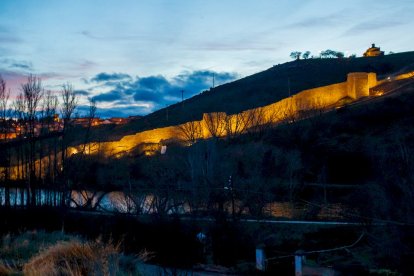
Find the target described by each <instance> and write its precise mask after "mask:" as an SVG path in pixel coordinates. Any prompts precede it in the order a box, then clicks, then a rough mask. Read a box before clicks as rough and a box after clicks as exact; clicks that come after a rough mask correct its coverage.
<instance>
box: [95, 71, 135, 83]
mask: <svg viewBox="0 0 414 276" xmlns="http://www.w3.org/2000/svg"><path fill="white" fill-rule="evenodd" d="M125 79H131V76H130V75H128V74H122V73H112V74H109V73H105V72H103V73H99V74H98V75H96V76H95V77H93V78H91V81H94V82H108V81H120V80H125Z"/></svg>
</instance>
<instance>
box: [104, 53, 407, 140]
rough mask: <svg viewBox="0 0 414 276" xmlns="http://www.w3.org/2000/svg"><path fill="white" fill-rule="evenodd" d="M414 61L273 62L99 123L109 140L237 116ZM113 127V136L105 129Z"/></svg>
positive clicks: (396, 56)
mask: <svg viewBox="0 0 414 276" xmlns="http://www.w3.org/2000/svg"><path fill="white" fill-rule="evenodd" d="M413 64H414V52H405V53H398V54H391V55H386V56H380V57H369V58H365V57H361V58H343V59H307V60H298V61H291V62H287V63H283V64H279V65H275V66H273V67H271V68H269V69H267V70H265V71H262V72H259V73H256V74H253V75H250V76H247V77H244V78H242V79H239V80H236V81H233V82H230V83H227V84H224V85H221V86H218V87H215V88H211V89H210V90H208V91H204V92H202V93H200V94H198V95H196V96H194V97H192V98H190V99H186V100H184V101H183V102H180V103H177V104H174V105H171V106H169V107H167V108H163V109H160V110H158V111H155V112H153V113H151V114H148V115H146V116H144V117H143V118H141V119H139V120H135V121H132V122H130V123H128V124H126V125H123V126H111V127H101V128H99V129H97V131H96V134H97V135H98V136H100V137H102V132H103V133H106V134H105V140H106V139H107V140H116V139H119V138H120V137H122V136H124V135H127V134H132V133H136V132H139V131H144V130H148V129H153V128H158V127H165V126H171V125H177V124H180V123H183V122H186V121H190V120H200V119H201V118H202V116H203V113H209V112H226V113H227V114H234V113H238V112H241V111H243V110H247V109H250V108H255V107H259V106H264V105H268V104H271V103H274V102H277V101H279V100H281V99H283V98H287V97H289V96H290V95H294V94H296V93H298V92H300V91H303V90H306V89H312V88H315V87H320V86H325V85H329V84H333V83H339V82H343V81H345V80H346V76H347V74H348V73H350V72H375V73H376V74H377V75H378V78H379V79H381V78H385V77H386V76H388V75H392V74H395V73H401V72H403V71H404V70H406V68H410V67H412V66H413ZM108 130H110V135H109V134H108V133H107V131H108Z"/></svg>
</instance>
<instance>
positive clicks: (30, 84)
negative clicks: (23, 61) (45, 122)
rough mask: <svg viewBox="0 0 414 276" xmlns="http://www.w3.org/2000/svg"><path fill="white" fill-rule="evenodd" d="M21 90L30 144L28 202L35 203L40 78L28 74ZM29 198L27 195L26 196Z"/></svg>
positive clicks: (41, 93) (41, 94)
mask: <svg viewBox="0 0 414 276" xmlns="http://www.w3.org/2000/svg"><path fill="white" fill-rule="evenodd" d="M22 92H23V97H24V101H25V106H26V110H25V113H24V115H25V117H26V121H27V124H28V138H29V144H30V150H29V182H28V193H29V194H30V202H29V203H30V204H31V205H36V193H35V190H34V185H35V182H36V168H35V165H36V147H35V143H36V141H35V130H36V121H37V112H38V108H39V104H40V101H41V99H42V96H43V88H42V82H41V80H40V78H38V77H36V76H34V75H29V77H28V78H27V82H26V83H24V84H22ZM32 189H33V191H32ZM28 198H29V197H28Z"/></svg>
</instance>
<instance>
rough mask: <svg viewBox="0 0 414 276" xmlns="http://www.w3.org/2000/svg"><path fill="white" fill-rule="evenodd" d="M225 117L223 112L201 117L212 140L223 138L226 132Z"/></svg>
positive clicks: (206, 114)
mask: <svg viewBox="0 0 414 276" xmlns="http://www.w3.org/2000/svg"><path fill="white" fill-rule="evenodd" d="M226 117H227V115H226V113H224V112H212V113H205V114H204V115H203V120H204V122H205V124H206V127H207V129H208V131H209V132H210V135H211V136H212V137H213V138H218V137H221V136H223V134H224V132H225V130H226Z"/></svg>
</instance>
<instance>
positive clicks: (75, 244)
mask: <svg viewBox="0 0 414 276" xmlns="http://www.w3.org/2000/svg"><path fill="white" fill-rule="evenodd" d="M119 256H120V255H119V252H118V248H117V247H116V246H113V245H104V244H103V243H101V242H100V241H96V242H86V243H82V242H79V241H70V242H58V243H57V244H55V245H53V246H51V247H49V248H47V249H46V250H44V251H42V252H40V253H39V254H38V255H36V256H34V257H33V258H31V259H30V260H29V262H28V263H27V264H25V265H24V267H23V272H24V274H25V275H115V274H116V273H117V272H118V266H119Z"/></svg>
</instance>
